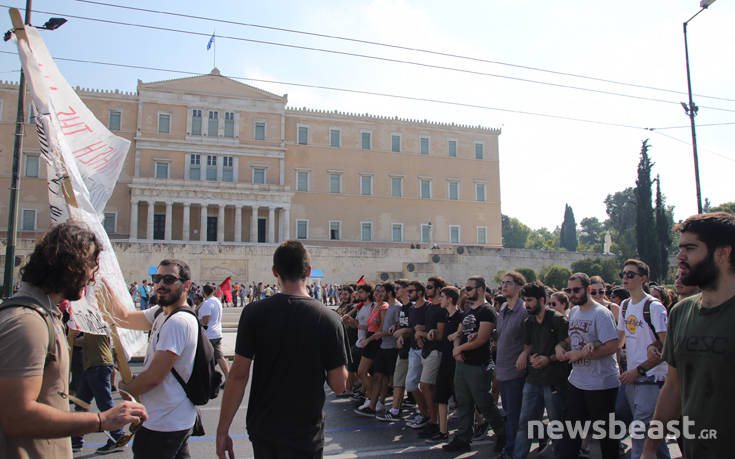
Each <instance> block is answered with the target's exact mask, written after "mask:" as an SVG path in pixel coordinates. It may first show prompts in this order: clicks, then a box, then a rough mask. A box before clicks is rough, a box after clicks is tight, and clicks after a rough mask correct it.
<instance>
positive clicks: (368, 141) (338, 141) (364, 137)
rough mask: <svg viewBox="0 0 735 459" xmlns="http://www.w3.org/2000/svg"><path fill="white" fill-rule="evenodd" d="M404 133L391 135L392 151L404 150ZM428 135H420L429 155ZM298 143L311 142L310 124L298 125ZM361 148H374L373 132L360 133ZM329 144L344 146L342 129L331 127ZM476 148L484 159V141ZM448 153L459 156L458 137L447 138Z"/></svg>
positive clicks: (477, 155) (421, 147) (423, 149)
mask: <svg viewBox="0 0 735 459" xmlns="http://www.w3.org/2000/svg"><path fill="white" fill-rule="evenodd" d="M402 138H403V136H402V134H391V136H390V146H391V151H392V152H394V153H400V152H401V150H402ZM429 140H430V139H429V137H428V136H423V135H422V136H419V154H422V155H429V154H430V153H431V152H430V145H431V144H430V142H429ZM296 141H297V143H298V144H299V145H308V144H309V143H310V142H309V127H308V126H298V132H297V139H296ZM360 141H361V143H360V148H361V149H363V150H372V149H373V133H372V132H369V131H362V132H361V133H360ZM329 146H330V147H335V148H340V147H342V130H341V129H335V128H330V129H329ZM474 149H475V159H484V158H485V144H484V142H474ZM446 154H447V155H448V156H449V157H450V158H456V157H457V140H456V139H448V140H447V151H446Z"/></svg>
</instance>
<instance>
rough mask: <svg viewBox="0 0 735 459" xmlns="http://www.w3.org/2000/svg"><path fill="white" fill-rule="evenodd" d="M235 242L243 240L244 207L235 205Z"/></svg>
mask: <svg viewBox="0 0 735 459" xmlns="http://www.w3.org/2000/svg"><path fill="white" fill-rule="evenodd" d="M235 242H242V207H240V206H235Z"/></svg>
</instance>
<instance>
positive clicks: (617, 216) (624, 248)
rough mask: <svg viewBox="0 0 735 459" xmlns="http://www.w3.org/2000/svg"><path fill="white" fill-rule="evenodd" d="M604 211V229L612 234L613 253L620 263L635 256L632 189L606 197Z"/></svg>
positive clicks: (634, 221) (634, 200)
mask: <svg viewBox="0 0 735 459" xmlns="http://www.w3.org/2000/svg"><path fill="white" fill-rule="evenodd" d="M605 211H606V212H607V216H608V219H607V220H606V221H605V226H606V229H609V230H610V232H611V233H612V240H613V252H614V253H616V254H617V255H618V258H619V259H620V260H621V261H622V260H625V259H627V258H633V257H635V256H636V255H637V250H636V247H637V246H636V233H635V228H636V199H635V191H634V190H633V188H626V189H624V190H623V191H618V192H617V193H613V194H609V195H607V198H605Z"/></svg>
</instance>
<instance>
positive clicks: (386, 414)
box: [375, 409, 401, 422]
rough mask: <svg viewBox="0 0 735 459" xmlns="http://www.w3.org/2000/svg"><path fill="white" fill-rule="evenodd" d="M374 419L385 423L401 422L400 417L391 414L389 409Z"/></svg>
mask: <svg viewBox="0 0 735 459" xmlns="http://www.w3.org/2000/svg"><path fill="white" fill-rule="evenodd" d="M375 419H377V420H378V421H385V422H398V421H400V420H401V418H400V416H399V415H398V414H393V413H391V412H390V409H387V410H385V412H384V413H378V414H376V415H375Z"/></svg>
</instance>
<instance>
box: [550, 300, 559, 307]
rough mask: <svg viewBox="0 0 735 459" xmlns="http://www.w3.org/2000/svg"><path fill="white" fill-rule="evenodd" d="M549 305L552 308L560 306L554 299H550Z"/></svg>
mask: <svg viewBox="0 0 735 459" xmlns="http://www.w3.org/2000/svg"><path fill="white" fill-rule="evenodd" d="M549 306H551V307H552V308H555V307H557V306H559V304H558V303H556V302H554V301H550V302H549Z"/></svg>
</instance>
